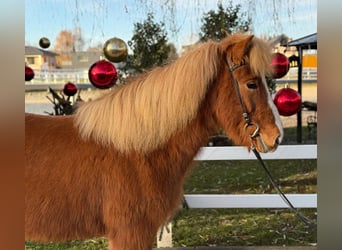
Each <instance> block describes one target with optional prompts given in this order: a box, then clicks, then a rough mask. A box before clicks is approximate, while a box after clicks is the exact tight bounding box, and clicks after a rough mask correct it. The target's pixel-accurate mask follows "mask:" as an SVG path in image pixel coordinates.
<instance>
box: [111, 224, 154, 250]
mask: <svg viewBox="0 0 342 250" xmlns="http://www.w3.org/2000/svg"><path fill="white" fill-rule="evenodd" d="M156 234H157V230H151V228H149V227H148V226H146V225H145V226H144V225H140V226H139V225H132V226H129V227H127V226H126V227H120V228H119V229H118V231H117V232H115V234H109V235H108V241H109V250H151V249H152V246H153V241H154V239H155V237H156Z"/></svg>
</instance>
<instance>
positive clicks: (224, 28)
mask: <svg viewBox="0 0 342 250" xmlns="http://www.w3.org/2000/svg"><path fill="white" fill-rule="evenodd" d="M217 7H218V10H217V12H216V11H214V10H210V11H208V12H207V13H205V14H204V16H203V18H202V19H201V21H202V26H201V32H200V34H199V36H200V40H201V41H207V40H209V39H212V40H215V41H219V40H221V39H222V38H224V37H225V36H226V32H228V33H229V34H231V33H234V32H236V31H247V30H248V26H249V25H250V23H251V20H246V18H245V16H246V14H245V13H240V9H241V5H240V4H238V5H236V6H235V7H234V6H233V4H232V1H230V2H229V5H228V7H227V8H224V7H223V6H222V4H221V3H219V4H218V5H217Z"/></svg>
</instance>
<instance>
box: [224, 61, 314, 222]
mask: <svg viewBox="0 0 342 250" xmlns="http://www.w3.org/2000/svg"><path fill="white" fill-rule="evenodd" d="M227 64H228V67H229V71H230V73H231V76H232V78H233V82H234V87H235V90H236V93H237V96H238V98H239V102H240V105H241V108H242V116H243V118H244V120H245V122H246V124H245V130H246V129H247V127H249V126H255V130H254V132H253V133H252V134H250V135H249V137H250V139H251V149H252V151H253V153H254V155H255V156H256V158H257V159H258V160H259V162H260V164H261V166H262V167H263V169H264V170H265V172H266V174H267V176H268V178H269V180H270V182H271V183H272V185H273V187H274V188H275V189H276V190H277V192H278V194H279V195H280V197H281V198H282V199H283V201H284V202H285V203H286V204H287V205H288V207H289V209H290V210H291V211H292V212H294V213H295V214H296V215H297V216H298V218H299V219H300V220H301V221H302V222H304V223H305V224H306V225H307V226H316V225H317V223H316V222H315V221H312V220H310V219H309V218H307V217H305V216H304V215H303V214H302V213H300V212H299V211H298V210H297V209H296V208H295V207H294V206H293V204H292V203H291V202H290V201H289V199H288V198H287V197H286V195H285V194H284V193H283V191H282V190H281V189H280V187H279V185H278V184H277V182H276V181H275V179H274V177H273V176H272V174H271V172H270V170H269V168H268V167H267V165H266V163H265V161H264V160H263V159H262V158H261V155H260V153H259V152H258V151H257V150H256V148H255V147H254V143H253V141H252V139H254V138H255V139H257V140H258V142H260V144H261V145H262V147H266V146H265V144H264V142H263V141H262V139H261V137H260V134H259V130H260V128H259V125H258V124H257V123H254V122H252V121H251V119H250V118H249V116H248V113H247V110H246V106H245V105H244V103H243V99H242V96H241V93H240V88H239V84H238V81H237V80H236V78H235V77H234V71H235V70H236V69H238V68H239V67H241V66H243V65H245V63H244V62H242V63H241V64H236V65H232V64H231V62H230V59H229V57H227Z"/></svg>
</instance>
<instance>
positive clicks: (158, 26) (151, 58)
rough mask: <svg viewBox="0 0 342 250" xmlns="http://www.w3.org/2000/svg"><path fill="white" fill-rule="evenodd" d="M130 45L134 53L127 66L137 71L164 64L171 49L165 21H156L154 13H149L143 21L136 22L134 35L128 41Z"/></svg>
mask: <svg viewBox="0 0 342 250" xmlns="http://www.w3.org/2000/svg"><path fill="white" fill-rule="evenodd" d="M128 46H130V48H131V49H132V51H133V55H132V57H130V58H129V60H127V63H128V65H127V67H128V68H133V69H135V70H137V71H143V70H147V69H149V68H152V67H154V66H158V65H162V64H163V63H164V62H165V61H166V60H167V59H168V56H169V53H170V49H171V48H170V45H168V41H167V32H166V31H165V25H164V23H162V22H160V23H156V22H155V21H154V17H153V14H152V13H149V14H148V15H147V19H146V20H145V21H144V22H143V23H135V24H134V32H133V37H132V39H131V40H130V41H128Z"/></svg>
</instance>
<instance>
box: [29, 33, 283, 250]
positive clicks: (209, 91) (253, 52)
mask: <svg viewBox="0 0 342 250" xmlns="http://www.w3.org/2000/svg"><path fill="white" fill-rule="evenodd" d="M270 62H271V50H270V48H269V46H268V45H267V43H265V42H264V41H262V40H261V39H259V38H256V37H254V36H253V35H244V34H234V35H231V36H228V37H227V38H225V39H223V40H222V41H221V42H213V41H209V42H206V43H203V44H201V45H200V46H198V47H197V48H194V49H193V50H191V51H189V52H187V53H185V54H184V55H183V56H181V57H180V58H179V59H177V60H175V61H174V62H172V63H170V64H169V65H166V66H163V67H157V68H155V69H153V70H151V71H150V72H149V73H147V74H144V75H142V76H139V77H137V78H135V79H133V80H132V81H131V82H129V83H127V84H124V85H120V86H115V87H114V88H113V89H112V90H111V91H108V93H105V94H104V95H103V96H101V97H100V98H98V99H95V100H93V101H89V102H85V103H83V104H82V105H80V106H79V107H78V109H77V111H76V113H75V114H74V115H69V116H46V115H34V114H26V126H25V131H26V138H25V157H26V174H25V185H26V197H25V236H26V237H25V238H26V239H27V240H32V241H39V242H51V241H59V242H61V241H68V240H73V239H87V238H93V237H102V236H105V237H107V238H108V241H109V249H110V250H115V249H118V250H133V249H134V250H137V249H138V250H145V249H151V248H152V245H153V242H154V239H155V236H156V234H157V231H158V228H160V227H161V226H162V225H163V224H164V223H166V222H167V220H169V219H170V218H171V217H172V216H173V214H174V213H175V212H176V211H177V210H178V209H179V207H180V204H181V202H182V197H183V184H184V177H185V175H186V173H187V171H188V169H189V168H190V167H189V166H190V165H191V162H192V160H193V158H194V156H195V155H196V154H197V153H198V151H199V150H200V148H201V146H204V145H206V144H207V143H208V141H209V138H210V136H211V135H212V134H214V133H215V132H216V131H218V130H219V129H223V130H224V131H225V133H226V134H227V135H228V136H229V138H230V139H232V141H233V142H234V143H235V144H237V145H244V146H246V147H248V148H251V147H254V148H255V149H256V150H258V151H259V152H272V151H274V150H275V149H276V148H277V145H278V144H279V143H280V141H281V138H282V136H283V129H282V125H281V121H280V118H279V114H278V112H277V109H276V107H275V106H274V104H273V101H272V99H271V96H270V94H269V91H268V88H267V85H266V80H265V76H268V75H270V74H271V73H272V69H271V67H270ZM246 117H247V118H248V119H247V118H246Z"/></svg>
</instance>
